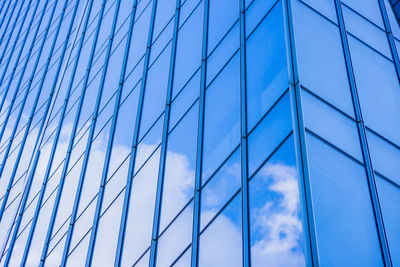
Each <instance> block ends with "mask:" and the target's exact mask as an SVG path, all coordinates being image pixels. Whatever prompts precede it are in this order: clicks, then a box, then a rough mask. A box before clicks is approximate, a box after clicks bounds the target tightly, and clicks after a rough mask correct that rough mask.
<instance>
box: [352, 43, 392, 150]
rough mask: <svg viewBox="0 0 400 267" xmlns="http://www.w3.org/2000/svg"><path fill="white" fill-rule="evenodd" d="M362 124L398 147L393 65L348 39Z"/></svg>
mask: <svg viewBox="0 0 400 267" xmlns="http://www.w3.org/2000/svg"><path fill="white" fill-rule="evenodd" d="M349 45H350V49H351V56H352V62H353V68H354V73H355V76H356V83H357V89H358V95H359V98H360V103H361V108H362V113H363V117H364V121H365V124H366V125H367V126H368V127H370V128H372V129H373V130H374V131H376V132H378V133H379V134H381V135H383V136H384V137H386V138H388V139H389V140H391V141H392V142H394V143H396V144H397V145H400V135H399V133H400V116H394V114H400V90H399V88H400V87H399V81H398V80H397V76H396V72H395V69H394V65H393V64H392V63H391V62H390V61H388V60H387V59H385V58H383V57H382V56H380V55H379V54H377V53H375V52H374V51H373V50H371V49H369V48H368V47H366V46H365V45H363V44H362V43H360V42H359V41H357V40H355V39H354V38H352V37H349Z"/></svg>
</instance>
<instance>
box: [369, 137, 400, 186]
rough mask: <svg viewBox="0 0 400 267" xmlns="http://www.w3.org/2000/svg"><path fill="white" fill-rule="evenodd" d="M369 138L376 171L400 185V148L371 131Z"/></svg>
mask: <svg viewBox="0 0 400 267" xmlns="http://www.w3.org/2000/svg"><path fill="white" fill-rule="evenodd" d="M367 138H368V146H369V151H370V155H371V159H372V163H373V166H374V169H375V171H377V172H379V173H381V174H382V175H384V176H385V177H387V178H389V179H391V180H392V181H393V182H395V183H397V184H398V185H400V149H399V148H397V147H395V146H393V145H391V144H390V143H388V142H386V141H385V140H383V139H382V138H380V137H378V136H377V135H375V134H374V133H372V132H370V131H367Z"/></svg>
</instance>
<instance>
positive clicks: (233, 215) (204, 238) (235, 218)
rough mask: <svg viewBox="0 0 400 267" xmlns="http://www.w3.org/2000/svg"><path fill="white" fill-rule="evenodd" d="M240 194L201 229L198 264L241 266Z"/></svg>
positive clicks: (216, 266)
mask: <svg viewBox="0 0 400 267" xmlns="http://www.w3.org/2000/svg"><path fill="white" fill-rule="evenodd" d="M240 199H241V198H240V194H237V195H236V196H235V198H234V199H233V200H232V202H231V203H229V205H228V206H226V207H225V208H224V209H223V210H222V212H221V213H220V214H218V216H217V217H216V218H215V219H214V220H213V221H212V222H211V223H210V225H209V226H208V227H207V228H206V229H204V230H203V232H202V233H201V236H200V251H199V257H200V259H199V266H204V267H205V266H207V267H208V266H210V267H214V266H215V267H218V266H224V267H225V266H226V267H228V266H229V267H230V266H238V267H239V266H242V236H241V229H242V224H241V222H242V221H241V214H242V209H241V201H240Z"/></svg>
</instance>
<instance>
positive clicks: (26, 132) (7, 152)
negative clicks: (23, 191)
mask: <svg viewBox="0 0 400 267" xmlns="http://www.w3.org/2000/svg"><path fill="white" fill-rule="evenodd" d="M57 1H58V0H57ZM57 1H56V3H55V4H54V7H53V10H52V13H51V15H50V18H49V22H48V24H47V27H46V32H45V36H46V35H47V33H48V30H49V25H50V23H51V22H52V20H53V17H54V13H55V9H56V6H57ZM66 2H68V1H66ZM47 3H48V1H46V3H45V7H46V6H47ZM43 15H44V12H42V16H41V18H40V20H42V18H43ZM40 23H41V21H40ZM40 23H39V27H40ZM39 27H38V28H37V31H38V29H39ZM37 31H36V33H37ZM35 37H36V34H35ZM34 40H35V38H34ZM32 43H34V41H32ZM44 44H45V39H43V41H42V43H41V46H40V47H41V48H40V52H39V54H38V56H37V58H36V61H35V64H34V66H33V69H32V74H31V76H30V79H29V84H28V88H27V90H26V92H25V96H24V102H23V104H22V106H21V108H20V111H19V113H18V117H17V120H16V122H15V127H14V129H13V132H12V134H11V137H10V140H9V143H8V146H7V150H6V152H5V156H4V158H3V162H2V164H1V166H0V176H1V174H2V172H3V170H4V166H5V163H6V160H7V156H8V154H9V152H10V149H11V145H12V141H13V140H14V137H15V133H16V129H17V126H18V124H19V121H20V119H21V117H22V111H23V107H24V105H25V102H26V98H27V96H28V92H29V91H30V90H29V89H30V86H31V85H32V81H33V76H34V75H35V73H36V69H37V66H38V64H39V60H40V57H41V54H42V52H43V47H44ZM50 57H51V54H50V56H49V58H50ZM48 61H49V60H48ZM39 89H40V90H39ZM39 89H38V92H37V94H36V98H35V101H34V104H33V107H32V111H31V115H30V117H29V120H28V123H27V128H26V130H25V134H24V137H23V139H22V140H21V142H20V144H21V146H20V149H19V152H18V155H17V158H16V160H15V163H14V167H13V172H12V173H11V177H10V180H9V184H8V186H7V191H6V193H5V196H4V201H3V203H2V206H1V209H0V220H1V218H2V216H3V213H4V210H5V205H6V202H7V199H8V196H9V194H10V192H11V188H12V185H13V182H14V178H15V175H16V172H17V168H18V165H19V162H20V160H21V156H22V153H23V148H24V146H25V142H26V139H27V135H28V131H29V127H30V124H31V123H32V119H33V114H34V111H35V108H36V106H37V102H38V99H39V96H40V91H41V88H39Z"/></svg>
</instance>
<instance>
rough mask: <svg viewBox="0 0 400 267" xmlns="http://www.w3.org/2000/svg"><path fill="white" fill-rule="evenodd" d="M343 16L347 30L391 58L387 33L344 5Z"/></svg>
mask: <svg viewBox="0 0 400 267" xmlns="http://www.w3.org/2000/svg"><path fill="white" fill-rule="evenodd" d="M342 10H343V17H344V20H345V24H346V30H347V31H349V32H350V33H352V34H354V35H355V36H356V37H358V38H360V39H361V40H362V41H364V42H366V43H367V44H368V45H370V46H372V47H373V48H375V49H376V50H378V51H379V52H381V53H382V54H384V55H385V56H387V57H388V58H391V57H392V55H391V52H390V48H389V43H388V40H387V37H386V33H385V32H384V31H383V30H381V29H380V28H378V27H376V26H375V25H373V24H372V23H370V22H369V21H367V20H366V19H364V18H363V17H361V16H359V15H358V14H357V13H355V12H353V11H352V10H351V9H349V8H347V7H346V6H345V5H342Z"/></svg>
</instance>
